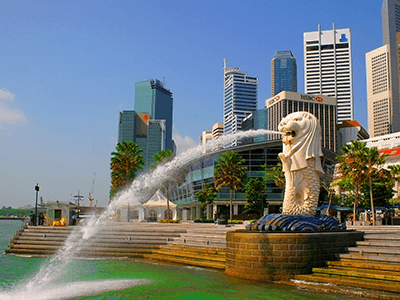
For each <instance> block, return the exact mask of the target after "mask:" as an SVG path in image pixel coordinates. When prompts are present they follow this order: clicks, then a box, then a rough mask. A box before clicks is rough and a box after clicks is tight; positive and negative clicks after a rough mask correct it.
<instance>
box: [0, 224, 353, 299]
mask: <svg viewBox="0 0 400 300" xmlns="http://www.w3.org/2000/svg"><path fill="white" fill-rule="evenodd" d="M21 225H22V222H21V221H14V220H10V221H6V220H0V251H1V253H3V252H4V249H6V248H7V246H8V244H9V241H10V239H11V238H12V237H13V236H14V234H15V233H16V231H17V230H18V229H19V227H20V226H21ZM46 261H48V260H44V259H38V258H21V257H14V256H6V255H1V256H0V299H1V300H3V299H5V300H9V299H12V300H14V299H15V300H21V299H30V300H34V299H40V300H46V299H49V300H56V299H98V300H100V299H101V300H105V299H107V300H110V299H168V300H172V299H218V300H219V299H270V300H273V299H307V300H312V299H321V300H324V299H326V300H329V299H354V298H349V297H346V296H343V295H324V294H316V293H314V292H309V291H301V290H298V289H296V288H294V287H291V286H286V285H279V284H272V283H270V284H263V283H257V282H251V281H247V280H242V279H238V278H233V277H229V276H226V275H225V274H224V273H222V272H219V271H212V270H206V269H200V268H191V267H184V266H166V265H153V264H148V263H143V262H131V261H73V262H71V263H70V264H69V265H68V267H67V268H66V269H64V270H63V276H62V279H61V280H60V281H59V282H58V283H57V284H56V285H55V284H53V285H52V286H43V287H36V288H37V290H36V291H26V290H25V286H26V282H28V281H29V279H30V278H32V277H33V276H34V275H35V274H36V273H37V272H38V270H39V268H40V266H41V265H42V264H43V263H45V262H46Z"/></svg>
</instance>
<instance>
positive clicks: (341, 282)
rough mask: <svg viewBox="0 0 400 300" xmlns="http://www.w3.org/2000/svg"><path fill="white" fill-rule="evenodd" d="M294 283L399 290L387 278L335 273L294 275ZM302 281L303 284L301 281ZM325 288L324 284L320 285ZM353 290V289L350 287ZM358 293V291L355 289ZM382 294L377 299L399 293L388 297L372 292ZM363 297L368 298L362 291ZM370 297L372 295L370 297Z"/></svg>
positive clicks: (399, 287) (399, 288) (399, 289)
mask: <svg viewBox="0 0 400 300" xmlns="http://www.w3.org/2000/svg"><path fill="white" fill-rule="evenodd" d="M295 281H296V282H295V284H296V286H301V287H305V288H310V287H312V284H310V283H319V285H317V286H315V287H316V289H318V290H319V289H320V288H321V285H320V284H321V283H330V284H333V285H336V286H339V287H356V288H365V289H373V290H376V291H385V292H396V293H399V292H400V285H399V284H398V283H397V282H393V281H387V280H371V279H363V278H349V277H342V276H335V275H328V276H326V275H323V274H321V275H315V274H311V275H296V276H295ZM298 281H304V284H302V282H298ZM322 289H325V286H323V287H322ZM352 290H353V289H352ZM356 292H357V293H358V294H359V293H360V291H358V290H357V291H356ZM374 294H378V295H379V296H382V298H377V299H398V298H399V295H391V294H389V295H387V296H388V297H384V296H385V295H383V294H382V293H381V292H378V293H374ZM362 295H363V297H366V298H369V297H368V295H365V293H362ZM358 296H359V295H358ZM371 298H372V297H371Z"/></svg>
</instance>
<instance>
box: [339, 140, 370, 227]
mask: <svg viewBox="0 0 400 300" xmlns="http://www.w3.org/2000/svg"><path fill="white" fill-rule="evenodd" d="M365 148H366V143H361V142H357V141H351V143H350V144H345V145H344V146H343V147H342V148H341V149H340V151H341V152H342V154H341V155H339V156H338V157H337V161H338V172H339V174H340V178H339V179H338V180H337V181H336V182H335V185H339V186H341V187H343V188H345V189H346V190H353V189H354V192H355V200H354V206H353V221H355V220H356V213H357V205H358V203H359V202H360V190H361V185H362V184H363V183H364V181H365V176H364V174H363V173H362V170H363V167H364V162H363V154H362V153H363V151H364V150H365Z"/></svg>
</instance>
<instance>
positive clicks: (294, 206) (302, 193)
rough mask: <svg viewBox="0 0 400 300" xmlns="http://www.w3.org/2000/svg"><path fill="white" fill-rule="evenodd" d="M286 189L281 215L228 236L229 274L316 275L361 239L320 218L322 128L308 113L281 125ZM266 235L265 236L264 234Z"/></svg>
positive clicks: (329, 219)
mask: <svg viewBox="0 0 400 300" xmlns="http://www.w3.org/2000/svg"><path fill="white" fill-rule="evenodd" d="M278 129H279V131H280V132H281V134H282V135H283V138H282V142H283V152H282V153H280V154H279V157H280V158H281V160H282V164H283V171H284V172H285V179H286V187H285V197H284V201H283V207H282V214H267V215H265V216H264V217H262V218H261V219H259V220H258V221H257V222H255V223H254V224H252V225H250V226H248V227H247V228H246V229H247V231H236V232H229V233H228V234H227V248H226V273H227V274H228V275H232V276H236V277H241V278H248V279H256V280H268V281H270V280H272V281H277V280H288V279H292V278H293V277H294V275H296V274H304V273H311V270H312V268H313V267H322V266H324V265H325V263H326V262H327V261H328V260H334V259H335V255H336V253H340V252H344V251H345V248H346V247H349V246H354V245H355V241H356V240H361V239H362V234H361V233H359V232H353V231H346V230H345V229H346V228H345V226H344V225H341V224H340V223H339V222H337V221H336V220H335V219H333V218H332V217H330V216H315V214H316V209H317V204H318V196H319V190H320V176H321V175H322V174H323V170H322V167H321V159H320V157H321V156H322V150H321V129H320V126H319V121H318V119H317V118H316V117H315V116H314V115H312V114H310V113H308V112H295V113H292V114H289V115H287V116H286V117H285V118H284V119H283V120H282V121H281V122H280V124H279V126H278ZM260 232H261V233H260Z"/></svg>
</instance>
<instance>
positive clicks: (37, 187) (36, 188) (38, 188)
mask: <svg viewBox="0 0 400 300" xmlns="http://www.w3.org/2000/svg"><path fill="white" fill-rule="evenodd" d="M35 191H36V205H35V226H37V200H38V194H39V191H40V187H39V183H36V186H35Z"/></svg>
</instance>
